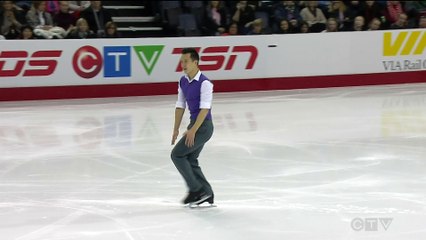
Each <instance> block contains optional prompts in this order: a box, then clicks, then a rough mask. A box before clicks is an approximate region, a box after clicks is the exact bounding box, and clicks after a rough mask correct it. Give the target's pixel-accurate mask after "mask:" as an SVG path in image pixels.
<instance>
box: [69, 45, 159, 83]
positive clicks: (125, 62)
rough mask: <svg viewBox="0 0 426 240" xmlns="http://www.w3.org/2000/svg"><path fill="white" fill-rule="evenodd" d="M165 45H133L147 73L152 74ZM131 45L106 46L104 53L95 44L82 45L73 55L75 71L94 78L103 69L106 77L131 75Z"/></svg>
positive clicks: (85, 76)
mask: <svg viewBox="0 0 426 240" xmlns="http://www.w3.org/2000/svg"><path fill="white" fill-rule="evenodd" d="M163 48H164V45H146V46H133V50H134V51H135V53H136V55H137V56H138V59H139V60H140V62H141V64H142V66H143V67H144V69H145V71H146V73H147V74H148V75H151V73H152V71H153V69H154V67H155V64H156V63H157V61H158V59H159V57H160V55H161V52H162V51H163ZM131 59H132V56H131V47H130V46H105V47H103V54H101V52H100V51H99V50H98V49H97V48H95V47H93V46H89V45H86V46H83V47H80V48H79V49H78V50H77V51H76V52H75V53H74V56H73V59H72V65H73V68H74V71H75V72H76V73H77V75H79V76H80V77H82V78H87V79H88V78H93V77H95V76H97V75H98V74H99V72H100V71H101V70H102V69H103V70H104V71H103V73H104V77H105V78H114V77H131V75H132V69H131V66H132V61H131Z"/></svg>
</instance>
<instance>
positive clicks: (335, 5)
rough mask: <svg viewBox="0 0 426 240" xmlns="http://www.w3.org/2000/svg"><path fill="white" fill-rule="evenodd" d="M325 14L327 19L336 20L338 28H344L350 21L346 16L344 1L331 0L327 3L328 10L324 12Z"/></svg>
mask: <svg viewBox="0 0 426 240" xmlns="http://www.w3.org/2000/svg"><path fill="white" fill-rule="evenodd" d="M326 16H327V18H328V19H330V18H332V19H333V20H334V21H337V22H338V26H337V27H338V28H339V29H342V28H344V26H345V25H347V23H348V22H350V21H351V19H350V18H349V16H348V12H347V8H346V5H345V3H343V1H332V3H331V4H330V5H328V11H327V13H326ZM327 24H328V20H327ZM332 24H333V23H332Z"/></svg>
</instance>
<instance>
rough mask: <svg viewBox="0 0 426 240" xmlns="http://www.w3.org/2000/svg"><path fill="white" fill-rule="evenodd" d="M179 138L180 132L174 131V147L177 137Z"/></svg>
mask: <svg viewBox="0 0 426 240" xmlns="http://www.w3.org/2000/svg"><path fill="white" fill-rule="evenodd" d="M178 136H179V130H174V131H173V136H172V145H174V144H175V142H176V139H177V137H178Z"/></svg>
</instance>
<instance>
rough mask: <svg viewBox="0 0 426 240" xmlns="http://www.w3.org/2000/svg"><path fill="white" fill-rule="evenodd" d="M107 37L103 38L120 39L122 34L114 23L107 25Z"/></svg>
mask: <svg viewBox="0 0 426 240" xmlns="http://www.w3.org/2000/svg"><path fill="white" fill-rule="evenodd" d="M105 29H106V30H105V35H103V36H102V37H103V38H119V37H120V33H119V32H118V30H117V25H116V24H115V23H114V22H107V23H106V24H105Z"/></svg>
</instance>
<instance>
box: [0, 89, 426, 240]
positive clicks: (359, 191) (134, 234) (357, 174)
mask: <svg viewBox="0 0 426 240" xmlns="http://www.w3.org/2000/svg"><path fill="white" fill-rule="evenodd" d="M175 101H176V96H174V95H173V96H151V97H129V98H109V99H86V100H55V101H27V102H2V103H0V115H1V117H0V239H1V240H36V239H37V240H143V239H149V240H151V239H152V240H163V239H164V240H192V239H214V240H228V239H229V240H231V239H232V240H272V239H274V240H275V239H276V240H283V239H292V240H298V239H309V240H310V239H315V240H320V239H324V240H326V239H327V240H329V239H335V240H342V239H372V240H373V239H374V240H376V239H386V240H391V239H422V240H423V239H425V238H426V84H406V85H387V86H370V87H347V88H332V89H310V90H291V91H269V92H244V93H216V94H215V97H214V101H213V119H214V123H215V133H214V135H213V138H212V139H211V140H210V142H208V144H207V145H206V146H205V148H204V150H203V152H202V154H201V156H200V159H199V160H200V164H201V166H202V168H203V170H204V173H205V175H206V177H207V178H208V179H209V180H210V182H211V184H212V186H213V189H214V191H215V203H216V204H217V206H218V207H216V208H203V209H188V208H185V207H183V206H182V205H181V204H180V200H181V199H182V198H183V197H184V195H185V193H186V191H187V190H186V187H185V185H184V182H183V180H182V178H181V176H180V175H179V173H178V172H177V170H176V169H175V167H174V165H173V163H172V162H171V160H170V151H171V149H172V146H171V144H170V141H171V136H172V128H173V120H174V104H175ZM184 118H185V121H184V123H183V124H184V125H185V126H186V124H188V112H186V114H185V117H184ZM183 131H184V126H182V128H181V133H183Z"/></svg>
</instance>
